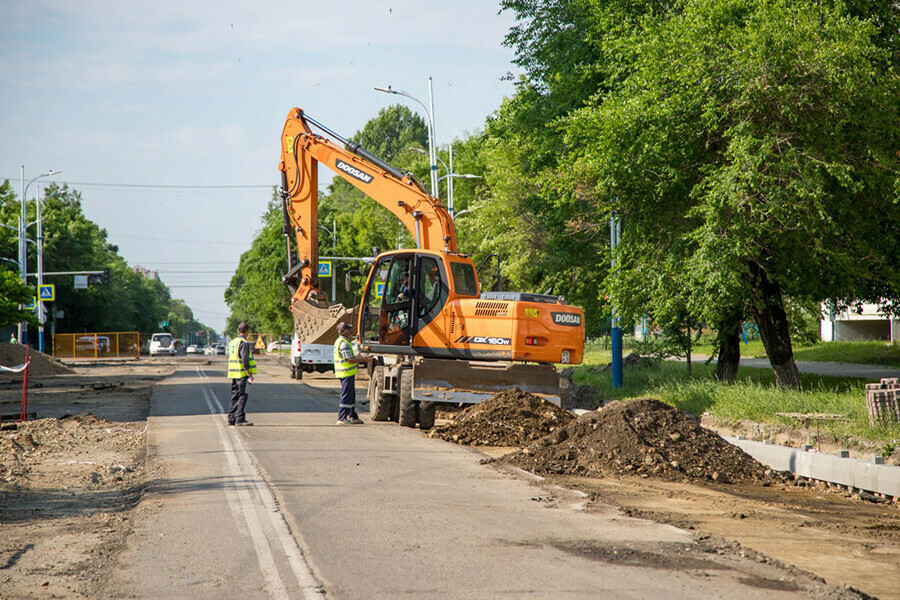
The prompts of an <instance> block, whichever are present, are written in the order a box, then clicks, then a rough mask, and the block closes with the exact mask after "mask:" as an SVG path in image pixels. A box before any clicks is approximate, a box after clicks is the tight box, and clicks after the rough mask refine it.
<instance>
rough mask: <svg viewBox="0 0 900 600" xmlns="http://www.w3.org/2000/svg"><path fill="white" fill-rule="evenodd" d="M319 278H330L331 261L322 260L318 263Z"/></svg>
mask: <svg viewBox="0 0 900 600" xmlns="http://www.w3.org/2000/svg"><path fill="white" fill-rule="evenodd" d="M319 277H331V261H330V260H323V261H321V262H319Z"/></svg>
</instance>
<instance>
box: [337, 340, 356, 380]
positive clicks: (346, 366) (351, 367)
mask: <svg viewBox="0 0 900 600" xmlns="http://www.w3.org/2000/svg"><path fill="white" fill-rule="evenodd" d="M344 344H346V345H347V347H348V348H350V351H351V352H353V346H351V345H350V342H348V341H347V340H345V339H344V338H342V337H340V336H338V339H337V341H336V342H334V376H335V377H337V378H338V379H343V378H344V377H353V376H354V375H356V373H357V371H359V366H358V365H357V364H356V363H353V362H350V361H349V360H344V357H343V356H341V347H342V346H343V345H344Z"/></svg>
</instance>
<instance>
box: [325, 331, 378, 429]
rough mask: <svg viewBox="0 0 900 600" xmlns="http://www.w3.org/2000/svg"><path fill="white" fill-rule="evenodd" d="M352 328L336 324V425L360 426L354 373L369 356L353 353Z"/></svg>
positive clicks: (360, 420)
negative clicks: (337, 381)
mask: <svg viewBox="0 0 900 600" xmlns="http://www.w3.org/2000/svg"><path fill="white" fill-rule="evenodd" d="M352 330H353V327H351V326H350V325H348V324H347V323H338V326H337V331H338V339H337V341H336V342H334V376H335V377H337V378H338V379H339V380H340V382H341V399H340V401H339V403H338V421H337V424H338V425H362V423H363V420H362V419H360V418H359V415H357V414H356V373H357V371H358V370H359V367H358V365H359V363H363V362H369V361H370V360H372V357H371V356H364V355H362V354H358V353H356V352H354V351H353V346H352V345H351V344H350V332H351V331H352Z"/></svg>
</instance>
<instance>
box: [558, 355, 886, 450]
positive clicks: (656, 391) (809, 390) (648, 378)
mask: <svg viewBox="0 0 900 600" xmlns="http://www.w3.org/2000/svg"><path fill="white" fill-rule="evenodd" d="M714 371H715V369H714V367H713V366H711V365H705V364H703V363H699V364H697V363H695V364H694V365H693V373H692V374H691V375H688V374H687V369H686V366H685V364H684V363H679V362H669V361H662V362H660V363H658V364H656V365H654V366H647V367H634V368H628V369H626V370H625V372H624V385H623V387H622V388H619V389H615V388H613V387H612V383H611V381H610V375H609V373H608V372H604V371H602V370H601V368H600V367H598V366H597V365H588V364H586V365H583V366H581V367H578V368H577V369H576V371H575V382H576V383H579V384H581V385H590V386H593V387H595V388H597V389H598V390H599V394H600V398H601V399H619V400H627V399H630V398H648V397H649V398H656V399H658V400H661V401H663V402H666V403H667V404H671V405H673V406H676V407H677V408H679V409H681V410H683V411H685V412H688V413H691V414H695V415H699V414H701V413H704V412H709V413H711V414H713V415H716V416H719V417H722V418H726V419H734V420H737V419H748V420H751V421H756V422H760V423H773V424H782V425H794V424H795V423H793V421H792V420H791V419H790V418H787V417H779V416H776V413H779V412H784V413H788V412H797V413H832V414H840V415H844V416H845V417H847V419H848V420H847V421H846V422H840V421H836V422H825V423H822V425H821V430H822V432H823V433H827V434H829V435H832V436H833V437H835V438H837V439H843V438H847V437H849V436H853V437H858V438H863V439H866V440H872V441H878V442H884V443H886V444H887V443H890V442H891V441H892V440H898V439H900V426H896V425H895V426H891V427H885V426H878V427H872V426H871V425H869V420H868V414H867V412H866V406H865V398H866V392H865V382H863V381H862V380H859V379H850V378H845V377H824V376H820V375H810V374H801V379H802V381H803V390H802V391H799V392H797V391H782V390H779V389H778V388H777V387H776V385H775V376H774V374H773V373H772V371H770V370H768V369H751V368H746V367H742V368H741V370H740V374H739V377H738V381H737V382H736V383H734V384H733V385H726V384H721V383H719V382H717V381H716V380H715V379H713V374H714Z"/></svg>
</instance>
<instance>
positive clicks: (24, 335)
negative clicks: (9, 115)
mask: <svg viewBox="0 0 900 600" xmlns="http://www.w3.org/2000/svg"><path fill="white" fill-rule="evenodd" d="M59 173H61V171H54V170H53V169H51V170H49V171H47V172H46V173H41V174H40V175H38V176H37V177H35V178H34V179H32V180H31V181H29V182H28V184H26V183H25V165H22V171H21V179H22V198H21V202H20V204H21V208H22V213H21V216H20V217H19V274H20V275H21V276H22V281H23V282H24V283H25V285H28V262H27V261H28V249H27V246H26V244H27V241H26V238H25V235H26V234H25V228H26V227H27V224H28V213H27V211H26V206H27V204H26V198H27V197H28V196H27V195H28V188H29V187H31V184H32V183H34V182H35V181H37V180H38V179H41V178H43V177H50V176H51V175H58V174H59ZM37 202H38V205H39V206H38V209H37V210H38V215H39V216H38V233H39V237H38V240H39V241H38V254H39V257H40V258H39V259H38V271H39V274H38V283H39V284H40V283H41V281H40V276H41V274H42V273H43V266H42V265H41V264H40V259H41V258H43V251H42V250H41V241H40V240H41V238H40V232H41V224H40V210H41V209H40V199H38V200H37ZM41 324H42V327H41V331H43V320H42V321H41ZM18 329H19V342H20V343H22V344H27V343H28V325H27V324H26V323H24V322H23V323H19V328H18ZM42 341H43V340H41V342H42ZM41 345H43V344H42V343H41Z"/></svg>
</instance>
